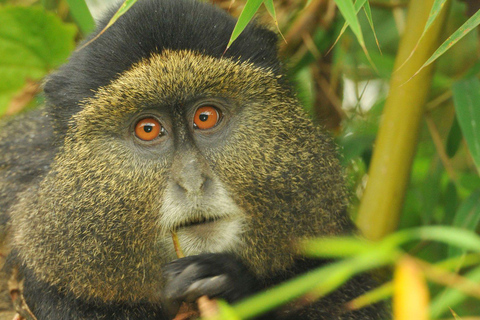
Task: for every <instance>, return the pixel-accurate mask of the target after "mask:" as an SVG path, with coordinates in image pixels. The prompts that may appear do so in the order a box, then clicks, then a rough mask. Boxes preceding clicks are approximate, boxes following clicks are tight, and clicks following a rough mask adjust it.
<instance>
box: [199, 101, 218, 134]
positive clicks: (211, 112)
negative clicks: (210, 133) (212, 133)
mask: <svg viewBox="0 0 480 320" xmlns="http://www.w3.org/2000/svg"><path fill="white" fill-rule="evenodd" d="M220 115H221V114H220V111H219V110H218V109H217V108H215V107H212V106H203V107H200V108H198V109H197V111H195V117H194V118H193V127H194V128H195V129H200V130H207V129H211V128H213V127H215V126H216V125H217V123H218V121H219V120H220Z"/></svg>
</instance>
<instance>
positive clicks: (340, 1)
mask: <svg viewBox="0 0 480 320" xmlns="http://www.w3.org/2000/svg"><path fill="white" fill-rule="evenodd" d="M334 1H335V3H336V4H337V7H338V10H340V12H341V14H342V16H343V17H344V18H345V22H346V23H348V24H349V25H350V28H352V31H353V33H354V34H355V36H356V37H357V40H358V43H360V45H361V46H362V48H365V41H364V39H363V34H362V29H361V27H360V22H359V21H358V17H357V10H356V9H355V6H354V4H353V2H352V1H351V0H334ZM357 2H358V5H357V6H358V8H359V10H360V8H361V7H362V6H361V5H360V4H362V5H363V4H364V3H365V0H359V1H357Z"/></svg>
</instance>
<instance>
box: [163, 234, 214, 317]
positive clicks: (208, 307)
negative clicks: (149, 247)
mask: <svg viewBox="0 0 480 320" xmlns="http://www.w3.org/2000/svg"><path fill="white" fill-rule="evenodd" d="M172 240H173V247H174V248H175V253H176V254H177V258H179V259H180V258H184V257H185V254H184V253H183V250H182V247H181V246H180V241H179V240H178V235H177V233H176V232H175V231H172ZM197 305H198V307H199V310H200V314H201V315H203V316H207V315H208V316H213V315H214V314H216V312H217V310H218V309H217V304H216V302H215V300H210V299H208V297H207V296H201V297H200V298H198V299H197ZM198 315H199V314H198V311H197V310H195V308H193V309H192V304H189V303H186V302H184V303H182V305H181V307H180V310H178V313H177V315H176V316H175V318H174V319H173V320H188V319H192V318H197V317H198Z"/></svg>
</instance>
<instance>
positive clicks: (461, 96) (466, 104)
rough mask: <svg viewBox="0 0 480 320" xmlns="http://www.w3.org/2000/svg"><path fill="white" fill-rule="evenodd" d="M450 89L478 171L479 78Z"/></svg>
mask: <svg viewBox="0 0 480 320" xmlns="http://www.w3.org/2000/svg"><path fill="white" fill-rule="evenodd" d="M479 12H480V11H479ZM452 91H453V101H454V103H455V111H456V114H457V119H458V123H459V124H460V128H461V129H462V133H463V136H464V137H465V140H466V141H467V145H468V149H469V150H470V153H471V155H472V158H473V161H474V162H475V164H476V166H477V170H478V171H479V172H480V80H478V78H476V77H470V78H467V79H462V80H459V81H457V82H455V83H454V84H453V86H452Z"/></svg>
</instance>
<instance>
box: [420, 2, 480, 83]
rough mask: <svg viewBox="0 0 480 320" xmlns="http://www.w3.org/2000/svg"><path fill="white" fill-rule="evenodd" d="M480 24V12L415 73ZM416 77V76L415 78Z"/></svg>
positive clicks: (449, 38)
mask: <svg viewBox="0 0 480 320" xmlns="http://www.w3.org/2000/svg"><path fill="white" fill-rule="evenodd" d="M479 24H480V10H478V11H477V12H476V13H475V14H474V15H473V16H471V17H470V19H468V20H467V21H466V22H465V23H464V24H463V25H462V26H461V27H460V28H458V29H457V30H456V31H455V32H454V33H453V34H452V35H451V36H450V37H448V39H447V40H445V42H443V43H442V45H441V46H440V47H439V48H438V49H437V50H436V51H435V52H434V53H433V54H432V56H431V57H430V58H429V59H428V60H427V61H426V62H425V63H424V64H423V66H422V67H421V68H420V69H419V70H418V71H417V72H416V73H415V75H417V74H418V73H419V72H420V71H421V70H423V68H425V67H426V66H428V65H430V64H432V63H433V62H434V61H435V60H437V59H438V58H439V57H440V56H441V55H443V54H444V53H445V52H446V51H447V50H448V49H450V48H451V47H453V46H454V45H455V44H456V43H457V42H458V41H459V40H460V39H462V38H463V37H464V36H465V35H466V34H467V33H469V32H470V31H472V30H473V29H475V28H476V27H477V26H478V25H479ZM415 75H414V76H415Z"/></svg>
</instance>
